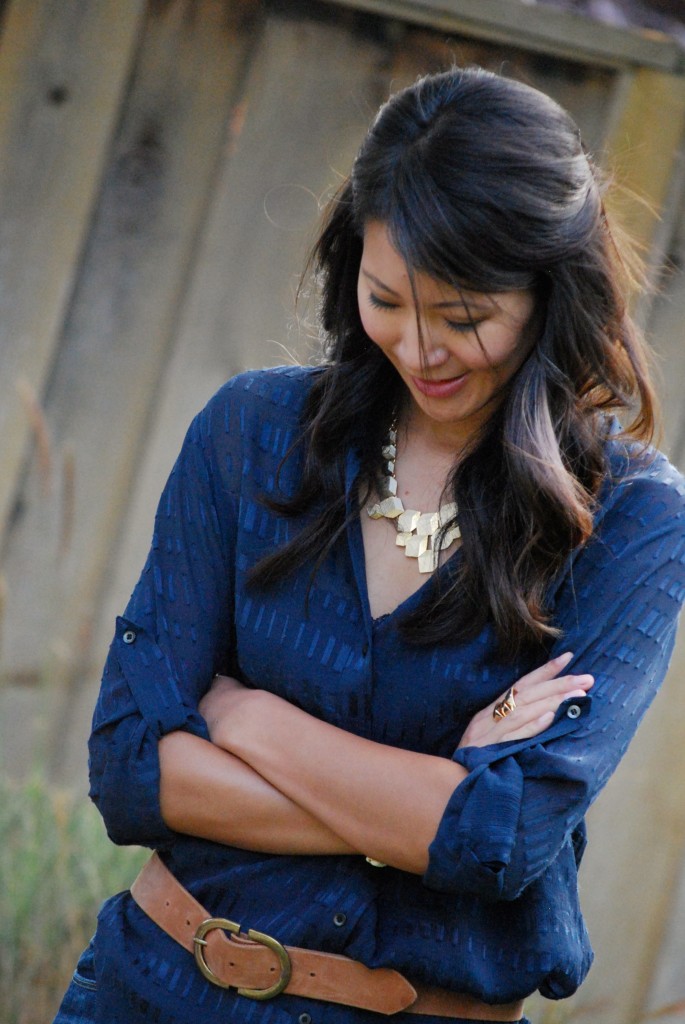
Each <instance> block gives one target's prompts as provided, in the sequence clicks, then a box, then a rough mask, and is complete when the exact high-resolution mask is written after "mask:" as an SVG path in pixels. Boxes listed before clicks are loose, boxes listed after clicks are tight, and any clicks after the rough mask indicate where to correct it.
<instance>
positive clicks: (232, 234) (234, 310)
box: [68, 17, 387, 765]
mask: <svg viewBox="0 0 685 1024" xmlns="http://www.w3.org/2000/svg"><path fill="white" fill-rule="evenodd" d="M384 57H385V51H384V50H383V49H382V48H380V47H379V46H378V45H376V44H373V43H371V42H366V41H364V40H363V39H360V38H355V37H354V36H353V35H352V34H351V33H349V32H347V31H346V30H345V28H344V27H343V26H340V25H335V24H328V25H327V24H316V23H312V22H307V21H300V22H297V21H290V20H288V19H282V18H279V17H272V18H270V19H269V21H268V22H267V26H266V28H265V32H264V35H263V38H262V41H261V44H260V47H259V51H258V53H257V54H256V57H255V60H254V63H253V64H252V66H251V68H250V74H249V78H248V80H247V83H246V90H245V96H244V107H243V114H244V126H243V127H242V131H240V133H239V134H238V135H236V136H235V138H234V141H233V144H232V145H231V146H230V147H229V150H228V152H227V159H226V161H225V162H224V165H223V168H222V172H221V175H220V177H219V179H218V182H217V188H216V193H215V196H214V202H213V205H212V208H211V211H210V214H209V216H208V218H207V221H206V228H205V232H204V234H203V237H202V239H201V241H200V244H199V246H198V251H197V261H196V266H195V272H194V275H193V280H192V283H191V285H190V287H189V291H188V296H187V300H186V302H185V304H184V308H183V310H182V312H181V314H180V316H179V327H178V338H177V341H176V345H175V351H174V355H173V358H172V359H171V360H170V363H169V367H168V373H167V376H166V378H165V380H164V383H163V390H162V392H161V394H160V402H159V405H158V407H157V409H156V410H155V416H154V421H153V423H152V428H151V432H150V434H149V436H148V438H147V439H146V442H145V453H144V459H143V461H142V463H141V467H140V472H139V475H138V478H137V482H136V486H135V489H134V490H133V493H132V496H131V504H130V508H129V511H128V514H127V516H126V520H125V526H124V529H123V531H122V543H121V546H120V549H119V552H118V555H117V559H116V563H117V564H116V568H115V570H114V573H113V576H112V579H111V580H110V587H109V590H108V593H107V597H106V602H105V607H104V610H103V614H102V616H101V621H100V625H99V628H98V631H97V635H96V643H95V648H96V649H97V650H98V651H99V654H100V657H101V658H102V657H104V652H105V651H106V648H107V645H108V643H109V640H110V638H111V633H112V628H113V621H114V616H115V615H116V614H119V613H120V612H121V609H122V606H123V604H124V603H125V601H126V599H127V597H128V594H129V593H130V590H131V588H132V586H133V583H134V582H135V579H136V577H137V575H138V573H139V571H140V569H141V566H142V564H143V561H144V559H145V554H146V552H147V547H148V544H149V538H150V533H151V528H152V519H153V514H154V509H155V506H156V504H157V500H158V498H159V494H160V492H161V489H162V486H163V483H164V480H165V478H166V476H167V474H168V472H169V470H170V468H171V465H172V462H173V460H174V458H175V455H176V453H177V451H178V448H179V446H180V443H181V440H182V438H183V434H184V432H185V430H186V428H187V425H188V423H189V421H190V419H191V418H192V417H193V415H194V414H195V413H196V412H197V411H198V409H199V408H200V407H201V406H202V405H203V404H204V402H205V401H206V400H207V399H208V398H209V397H210V395H211V394H213V393H214V391H215V390H216V389H217V388H218V387H219V386H220V385H221V384H222V383H223V382H224V381H225V380H227V379H228V378H229V377H230V376H232V375H233V374H235V373H237V372H239V371H240V370H242V369H244V368H246V367H255V366H262V365H277V364H279V363H284V362H288V361H289V358H290V357H289V355H288V351H290V350H295V351H296V352H298V353H299V355H300V357H301V358H303V359H305V360H306V358H307V355H308V352H307V348H308V341H307V334H308V328H307V327H306V325H301V324H298V322H297V320H296V318H295V317H294V312H293V310H294V293H295V290H296V287H297V281H298V278H299V274H300V271H301V268H302V266H303V263H304V257H305V252H306V250H307V247H308V244H309V242H310V240H311V237H312V228H313V225H314V224H315V222H316V221H317V219H318V213H319V210H318V205H319V200H320V198H321V197H322V196H323V195H324V194H325V193H326V192H327V191H328V190H329V188H330V187H331V186H335V185H336V182H337V181H338V180H339V176H340V175H342V174H344V173H346V172H347V171H348V170H349V167H350V165H351V161H352V158H353V156H354V153H355V152H356V149H357V147H358V145H359V142H360V140H361V137H362V135H363V132H364V131H365V129H366V126H367V124H368V120H369V118H370V116H371V114H372V112H373V110H374V109H375V107H376V106H377V104H378V103H379V102H380V101H381V100H382V99H383V98H384V96H385V94H386V92H387V78H386V76H387V69H386V70H384V69H383V67H382V64H383V60H384ZM239 127H240V125H239V124H237V125H236V128H238V129H239ZM309 312H310V314H311V313H313V311H312V310H311V309H310V310H309ZM312 329H313V328H309V330H312ZM287 350H288V351H287ZM95 675H97V673H95ZM96 685H97V683H96V679H95V678H93V677H91V688H90V690H89V691H88V693H87V694H86V696H85V697H84V700H83V704H82V706H81V708H82V709H81V712H80V715H79V718H80V721H79V723H77V725H76V727H75V730H74V732H73V733H72V737H71V741H70V748H69V751H68V759H69V764H70V765H78V764H79V757H80V758H81V759H82V753H80V751H81V750H82V747H83V743H84V733H85V729H86V726H87V720H88V708H89V706H91V705H92V702H93V700H94V694H93V690H94V688H95V686H96Z"/></svg>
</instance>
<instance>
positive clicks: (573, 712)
mask: <svg viewBox="0 0 685 1024" xmlns="http://www.w3.org/2000/svg"><path fill="white" fill-rule="evenodd" d="M579 715H580V706H579V705H578V704H570V705H569V706H568V707H567V708H566V717H567V718H578V717H579Z"/></svg>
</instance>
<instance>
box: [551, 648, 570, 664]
mask: <svg viewBox="0 0 685 1024" xmlns="http://www.w3.org/2000/svg"><path fill="white" fill-rule="evenodd" d="M572 657H573V651H566V653H565V654H559V655H557V657H556V658H555V659H554V661H555V662H556V664H557V665H566V664H568V662H569V661H570V660H571V658H572Z"/></svg>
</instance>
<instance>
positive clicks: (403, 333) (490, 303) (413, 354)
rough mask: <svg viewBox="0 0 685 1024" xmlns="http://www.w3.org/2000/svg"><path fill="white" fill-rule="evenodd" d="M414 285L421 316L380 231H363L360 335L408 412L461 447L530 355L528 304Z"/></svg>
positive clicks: (431, 281) (520, 296)
mask: <svg viewBox="0 0 685 1024" xmlns="http://www.w3.org/2000/svg"><path fill="white" fill-rule="evenodd" d="M414 284H415V289H416V295H417V300H418V310H417V304H416V303H415V301H414V294H413V292H412V286H411V280H410V278H409V274H408V271H407V266H406V264H405V262H404V260H403V258H402V256H401V255H400V254H399V253H398V251H397V250H396V249H395V248H394V246H393V244H392V242H391V241H390V238H389V235H388V232H387V229H386V227H385V225H384V224H382V223H381V222H380V221H371V222H370V223H368V224H367V226H366V229H365V231H364V251H363V254H362V260H361V266H360V271H359V284H358V297H359V311H360V314H361V319H362V324H363V325H364V330H365V331H366V333H367V335H368V336H369V338H370V339H371V340H372V341H373V342H375V344H376V345H378V347H379V348H380V349H381V350H382V351H383V352H384V353H385V355H386V356H387V357H388V359H389V360H390V362H391V363H392V364H393V366H394V367H395V369H396V370H397V372H398V373H399V375H400V376H401V378H402V380H403V381H404V383H405V384H406V386H407V389H408V391H409V393H410V395H411V397H412V399H413V411H414V412H415V413H418V415H419V416H420V417H421V418H422V419H424V421H426V423H427V424H430V426H431V428H432V430H433V432H437V433H439V434H441V435H444V437H445V439H446V440H449V441H450V442H452V443H454V442H455V441H456V442H457V443H458V442H464V441H467V440H468V439H469V438H470V437H471V436H472V434H473V433H474V431H476V430H477V429H478V428H479V427H480V426H481V425H482V424H483V423H484V422H485V421H486V420H487V419H488V418H489V417H490V416H491V415H492V413H493V412H494V410H495V409H496V408H497V405H498V404H499V402H500V401H501V399H502V397H503V395H504V392H505V388H506V385H507V383H508V382H509V380H510V379H511V377H512V376H513V374H514V373H515V372H516V371H517V370H518V368H519V367H520V366H521V364H522V363H523V361H524V359H525V358H526V356H527V355H528V352H529V351H530V349H531V347H532V343H533V339H532V337H529V336H528V333H529V332H527V331H526V326H527V324H528V322H529V320H530V318H531V314H532V312H533V306H534V302H533V296H532V293H531V292H529V291H513V292H499V293H497V294H483V293H480V292H468V291H459V290H458V289H456V288H453V287H452V286H450V285H448V284H445V283H444V282H443V281H439V280H437V279H435V278H432V277H429V276H428V275H426V274H423V273H415V274H414ZM417 314H418V315H417ZM419 321H420V324H421V333H422V336H423V348H424V354H423V358H422V353H421V340H420V337H419V330H418V322H419ZM436 428H437V430H436Z"/></svg>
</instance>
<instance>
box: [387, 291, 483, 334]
mask: <svg viewBox="0 0 685 1024" xmlns="http://www.w3.org/2000/svg"><path fill="white" fill-rule="evenodd" d="M369 305H371V306H373V308H374V309H381V310H385V311H387V310H390V309H397V306H396V305H395V304H394V303H392V302H386V301H385V300H384V299H379V298H378V296H377V295H374V293H373V292H370V293H369ZM480 323H482V321H480V320H445V324H446V325H447V327H448V328H449V329H450V330H451V331H454V332H455V334H468V332H469V331H477V330H478V326H479V324H480Z"/></svg>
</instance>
